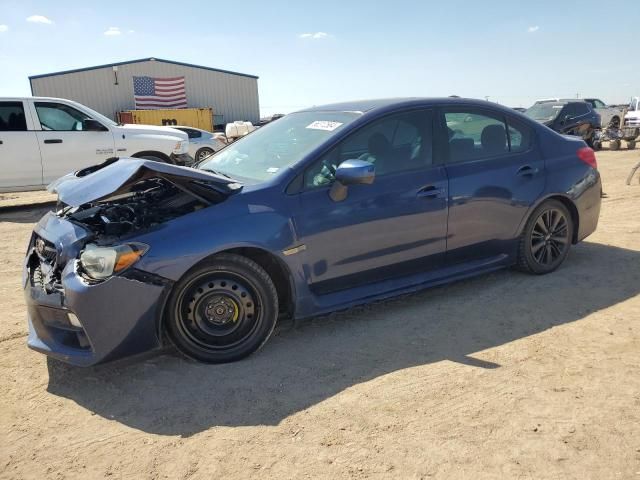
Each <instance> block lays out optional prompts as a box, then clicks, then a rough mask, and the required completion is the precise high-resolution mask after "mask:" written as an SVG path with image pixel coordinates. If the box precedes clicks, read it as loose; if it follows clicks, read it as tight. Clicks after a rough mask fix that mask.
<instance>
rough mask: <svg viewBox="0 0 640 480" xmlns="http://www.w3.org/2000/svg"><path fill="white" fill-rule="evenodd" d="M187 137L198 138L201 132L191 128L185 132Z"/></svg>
mask: <svg viewBox="0 0 640 480" xmlns="http://www.w3.org/2000/svg"><path fill="white" fill-rule="evenodd" d="M187 134H188V135H189V138H200V137H201V136H202V132H201V131H200V130H191V129H189V131H188V132H187Z"/></svg>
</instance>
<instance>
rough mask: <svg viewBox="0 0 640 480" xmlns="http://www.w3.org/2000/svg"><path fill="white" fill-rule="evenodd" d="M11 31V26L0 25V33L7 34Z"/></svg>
mask: <svg viewBox="0 0 640 480" xmlns="http://www.w3.org/2000/svg"><path fill="white" fill-rule="evenodd" d="M8 30H9V25H0V33H2V32H6V31H8Z"/></svg>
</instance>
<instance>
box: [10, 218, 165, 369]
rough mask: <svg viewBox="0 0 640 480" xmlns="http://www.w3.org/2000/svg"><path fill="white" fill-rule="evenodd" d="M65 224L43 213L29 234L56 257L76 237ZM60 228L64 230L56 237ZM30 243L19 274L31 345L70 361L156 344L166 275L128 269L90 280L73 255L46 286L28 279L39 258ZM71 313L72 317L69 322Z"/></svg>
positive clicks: (90, 361) (111, 356)
mask: <svg viewBox="0 0 640 480" xmlns="http://www.w3.org/2000/svg"><path fill="white" fill-rule="evenodd" d="M65 224H70V222H67V221H66V220H61V219H59V218H57V217H55V215H53V214H47V216H45V217H44V218H43V219H42V220H41V221H40V222H39V224H38V225H37V226H36V228H35V230H34V238H41V239H45V240H46V241H47V242H51V244H53V245H56V246H57V248H58V252H57V256H58V258H59V259H64V258H65V255H67V254H68V252H66V251H65V250H66V249H67V248H69V246H70V245H76V246H77V243H78V242H77V241H76V238H73V237H69V234H70V232H71V231H72V229H70V228H69V225H65ZM47 227H50V228H49V229H47ZM74 227H75V226H74ZM75 228H77V227H75ZM61 231H64V232H66V235H67V236H66V237H65V236H62V237H60V236H59V235H58V234H59V233H60V232H61ZM62 241H64V242H65V244H64V245H63V244H62V243H61V242H62ZM34 244H35V242H34V240H32V242H31V244H30V246H29V251H28V253H27V258H26V261H25V266H24V276H23V288H24V296H25V301H26V305H27V316H28V322H29V338H28V341H27V343H28V346H29V347H30V348H32V349H33V350H36V351H38V352H41V353H44V354H46V355H49V356H51V357H54V358H56V359H59V360H62V361H64V362H68V363H71V364H73V365H78V366H90V365H95V364H97V363H102V362H106V361H110V360H115V359H117V358H121V357H125V356H130V355H134V354H137V353H141V352H144V351H147V350H150V349H153V348H156V347H158V346H159V345H160V343H161V336H160V333H159V328H158V326H159V321H158V320H159V316H160V314H161V312H162V307H163V305H164V301H165V299H166V297H167V294H168V291H169V288H170V282H169V281H168V280H165V279H163V278H161V277H157V276H154V275H149V274H146V273H144V272H140V271H136V270H130V271H129V273H128V275H127V276H115V277H111V278H109V279H108V280H106V281H104V282H101V283H97V284H89V283H88V282H87V281H86V280H85V279H83V278H82V277H81V276H80V275H79V274H78V272H77V268H76V267H77V263H76V261H75V260H73V259H72V260H69V261H68V262H67V263H66V266H65V267H64V268H63V270H62V272H61V273H60V282H59V284H58V285H57V288H54V289H51V288H50V289H49V290H48V291H47V290H45V289H44V288H43V287H42V285H41V284H39V283H38V282H35V281H34V280H33V272H32V270H33V269H34V268H37V265H39V262H41V261H42V259H41V256H40V255H38V253H37V252H36V248H35V245H34ZM70 314H72V315H75V317H76V318H77V321H75V319H73V320H74V321H73V322H72V321H71V320H70V317H69V315H70ZM78 324H79V325H78Z"/></svg>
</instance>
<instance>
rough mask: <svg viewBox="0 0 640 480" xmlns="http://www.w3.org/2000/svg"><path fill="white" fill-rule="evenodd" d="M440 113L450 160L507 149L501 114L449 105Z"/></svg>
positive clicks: (467, 159) (468, 158)
mask: <svg viewBox="0 0 640 480" xmlns="http://www.w3.org/2000/svg"><path fill="white" fill-rule="evenodd" d="M444 115H445V120H446V122H447V131H448V135H449V161H450V162H451V163H456V162H466V161H469V160H479V159H482V158H489V157H494V156H499V155H503V154H505V153H508V151H509V146H508V143H507V131H506V128H505V120H504V117H503V116H502V115H500V114H493V113H489V112H480V111H476V110H473V109H455V110H453V109H452V110H450V111H448V112H445V114H444Z"/></svg>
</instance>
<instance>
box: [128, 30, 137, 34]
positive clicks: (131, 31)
mask: <svg viewBox="0 0 640 480" xmlns="http://www.w3.org/2000/svg"><path fill="white" fill-rule="evenodd" d="M127 33H136V31H135V30H129V31H128V32H127Z"/></svg>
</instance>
